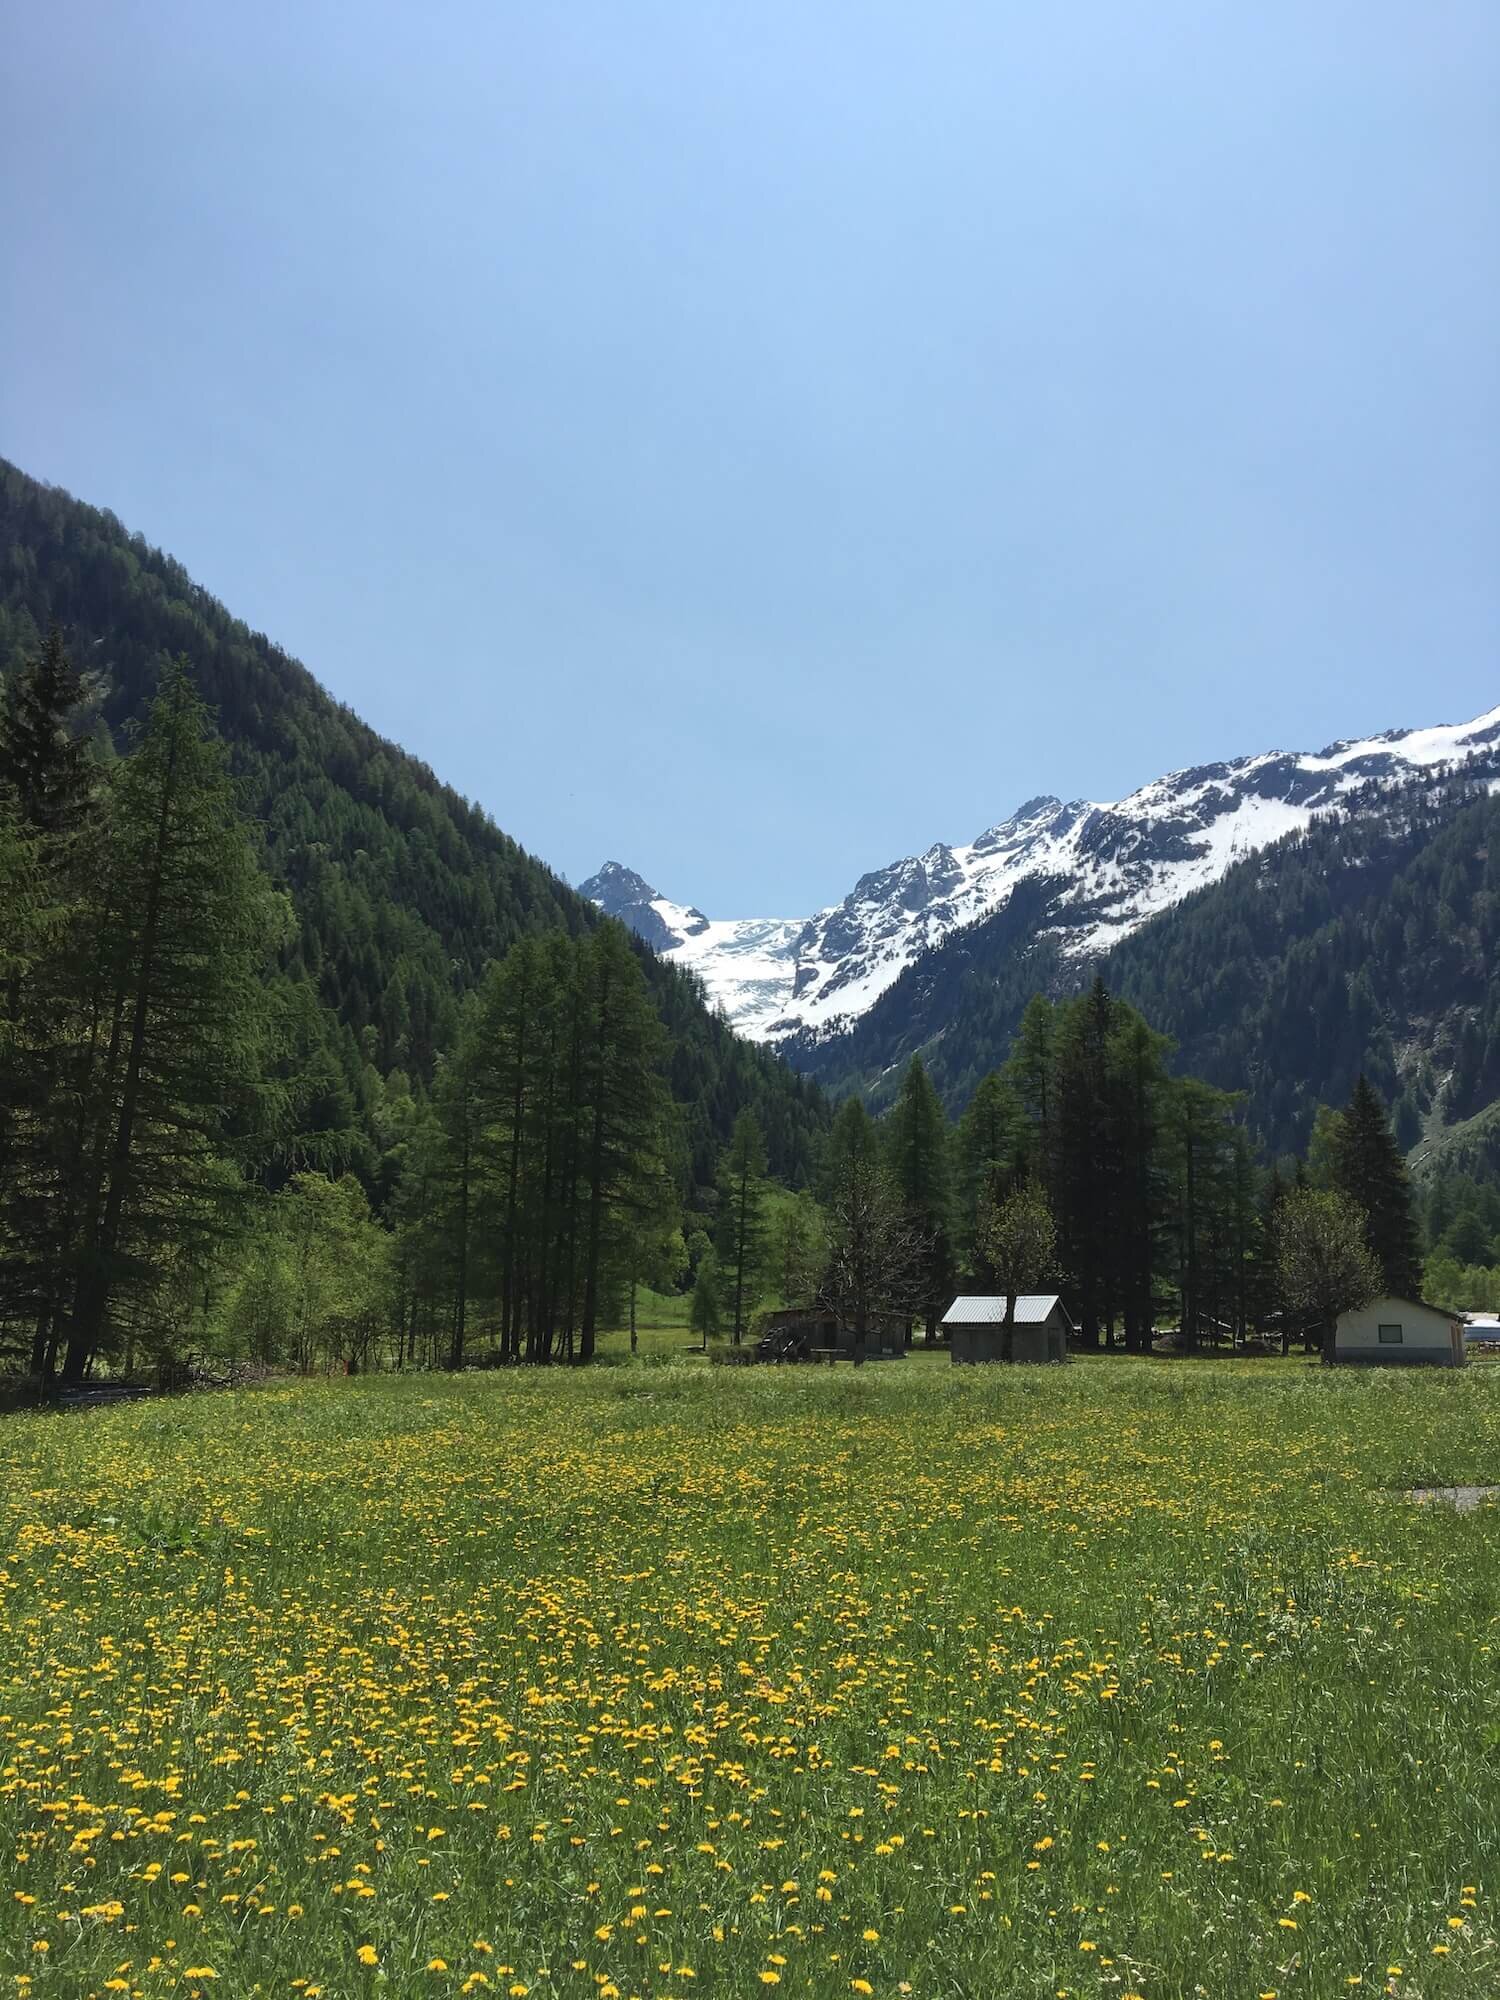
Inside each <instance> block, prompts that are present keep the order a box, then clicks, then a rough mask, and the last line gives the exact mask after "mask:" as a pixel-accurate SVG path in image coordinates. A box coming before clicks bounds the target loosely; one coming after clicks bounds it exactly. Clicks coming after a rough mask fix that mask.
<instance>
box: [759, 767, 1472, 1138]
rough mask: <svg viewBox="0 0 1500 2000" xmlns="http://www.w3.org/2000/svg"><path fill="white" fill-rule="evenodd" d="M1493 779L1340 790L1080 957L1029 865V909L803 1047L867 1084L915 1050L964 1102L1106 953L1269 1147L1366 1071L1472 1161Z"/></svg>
mask: <svg viewBox="0 0 1500 2000" xmlns="http://www.w3.org/2000/svg"><path fill="white" fill-rule="evenodd" d="M1494 782H1495V776H1494V773H1493V772H1491V771H1490V770H1489V769H1488V768H1487V767H1484V768H1479V769H1477V770H1476V769H1473V768H1472V767H1471V769H1470V770H1468V771H1466V773H1465V775H1464V776H1463V777H1462V778H1457V777H1454V778H1448V779H1446V780H1439V781H1434V780H1431V779H1427V780H1421V781H1418V782H1416V783H1414V784H1412V785H1409V786H1404V787H1400V788H1398V789H1396V790H1394V791H1391V792H1389V793H1388V794H1387V795H1386V796H1385V797H1384V798H1383V799H1380V800H1379V801H1378V802H1375V803H1372V801H1371V800H1370V799H1368V798H1359V797H1356V798H1351V799H1350V801H1349V802H1348V804H1347V806H1345V807H1341V808H1340V809H1338V810H1336V811H1334V812H1331V813H1329V814H1328V815H1326V816H1324V817H1321V818H1319V819H1318V820H1317V821H1315V822H1314V824H1313V826H1312V827H1311V828H1310V829H1309V831H1307V832H1306V833H1304V834H1298V835H1295V836H1293V837H1291V838H1289V839H1287V840H1283V841H1281V842H1278V843H1277V844H1276V845H1274V846H1271V847H1269V848H1266V849H1265V850H1263V851H1262V852H1261V853H1259V854H1256V855H1254V856H1251V857H1249V858H1248V859H1246V860H1245V861H1242V862H1240V863H1238V864H1237V865H1236V866H1234V867H1233V868H1231V869H1230V870H1229V872H1228V873H1227V874H1226V875H1225V876H1224V877H1223V878H1222V879H1221V880H1220V881H1218V882H1216V883H1214V884H1212V885H1211V886H1209V887H1207V888H1205V889H1202V890H1200V891H1198V892H1197V893H1196V894H1194V895H1192V896H1189V897H1187V898H1185V899H1184V900H1183V901H1182V902H1181V903H1179V904H1178V905H1176V906H1175V907H1174V908H1173V909H1171V910H1168V911H1165V912H1163V913H1162V914H1161V915H1159V916H1157V917H1154V918H1153V919H1152V920H1151V921H1150V922H1149V923H1147V924H1145V925H1143V926H1142V927H1141V929H1140V930H1138V931H1137V932H1135V933H1134V934H1133V935H1132V936H1131V937H1129V938H1127V939H1126V940H1125V941H1124V942H1123V943H1122V944H1120V945H1119V946H1118V947H1117V948H1116V949H1115V951H1114V952H1112V953H1110V954H1109V955H1108V956H1107V957H1104V958H1102V959H1097V960H1093V961H1089V962H1087V963H1080V961H1079V960H1077V959H1076V958H1069V959H1064V957H1063V956H1062V954H1061V952H1060V951H1059V949H1058V945H1057V941H1056V939H1055V938H1053V937H1050V936H1049V935H1048V934H1047V925H1048V921H1049V910H1050V908H1051V904H1052V901H1053V899H1054V898H1055V897H1056V896H1057V895H1058V894H1060V893H1061V892H1062V890H1063V888H1064V887H1065V885H1064V884H1062V883H1061V882H1056V883H1054V882H1038V883H1035V884H1032V885H1030V887H1031V894H1030V898H1029V900H1028V901H1027V903H1026V904H1025V905H1024V906H1023V907H1020V908H1018V907H1017V906H1016V903H1015V901H1013V902H1012V904H1011V905H1010V906H1009V907H1008V908H1007V909H1005V910H1004V911H1002V912H1001V913H1000V914H999V915H998V916H997V917H995V918H992V919H990V920H988V921H986V922H984V923H980V924H976V925H974V926H972V927H971V928H970V929H968V930H966V931H961V932H958V933H955V934H954V935H953V936H952V937H950V938H949V939H947V940H946V941H945V942H944V944H943V945H941V946H940V947H939V948H938V949H937V950H935V951H932V952H929V953H928V954H927V955H926V956H925V957H924V958H923V959H922V960H920V961H919V962H918V964H917V965H915V966H914V967H912V968H911V970H910V971H909V972H908V973H907V974H906V975H905V976H904V977H903V978H902V980H900V981H899V982H898V984H897V985H896V986H895V987H893V988H892V989H891V991H890V992H889V993H888V994H886V995H885V996H884V997H883V998H882V1000H881V1001H880V1002H879V1003H877V1005H876V1006H875V1007H874V1008H872V1009H871V1011H870V1014H869V1015H868V1016H867V1017H866V1018H865V1019H864V1020H863V1021H861V1022H860V1023H859V1024H858V1025H857V1027H856V1028H855V1029H854V1030H853V1032H851V1033H850V1034H847V1035H845V1036H842V1037H839V1038H838V1039H836V1040H830V1041H826V1042H822V1043H809V1044H808V1045H806V1046H805V1047H802V1048H800V1049H798V1050H797V1051H796V1059H797V1060H799V1061H801V1062H802V1063H804V1064H805V1065H806V1066H807V1067H808V1068H809V1069H810V1070H811V1071H812V1072H813V1073H815V1074H817V1075H819V1076H821V1077H822V1078H823V1079H824V1080H825V1081H826V1082H828V1083H829V1084H830V1085H832V1086H833V1087H835V1088H838V1089H850V1088H861V1089H863V1090H865V1091H866V1092H867V1093H868V1094H869V1095H870V1096H871V1097H872V1098H873V1099H874V1101H876V1102H877V1103H878V1102H881V1101H883V1100H884V1098H885V1097H886V1096H887V1095H888V1094H889V1091H890V1088H891V1082H892V1080H893V1078H894V1076H895V1074H896V1071H897V1067H898V1066H899V1065H900V1064H902V1063H903V1062H904V1061H905V1059H906V1058H907V1057H908V1056H909V1055H910V1054H912V1053H913V1052H916V1051H920V1052H921V1053H922V1054H923V1056H924V1059H925V1060H926V1061H927V1062H928V1065H929V1068H930V1070H931V1072H932V1075H933V1077H934V1080H935V1081H936V1082H937V1084H938V1087H939V1088H940V1089H941V1091H942V1092H943V1094H944V1096H945V1097H946V1098H947V1100H948V1101H949V1102H950V1104H953V1105H959V1104H961V1103H963V1102H964V1101H965V1100H966V1099H967V1097H968V1095H969V1093H970V1092H971V1090H972V1089H973V1086H974V1084H975V1083H976V1082H977V1081H978V1080H979V1078H980V1077H981V1076H983V1075H984V1074H985V1072H986V1071H987V1070H989V1069H991V1068H992V1067H994V1066H995V1065H996V1064H998V1063H999V1062H1001V1061H1002V1060H1003V1059H1004V1057H1005V1055H1006V1053H1007V1051H1008V1049H1009V1046H1010V1041H1011V1037H1012V1035H1013V1034H1014V1032H1015V1027H1016V1024H1017V1022H1018V1021H1019V1019H1020V1015H1021V1012H1022V1010H1023V1008H1024V1006H1025V1004H1026V1001H1027V999H1028V998H1029V997H1030V996H1031V994H1032V993H1034V992H1050V993H1063V992H1070V991H1075V990H1079V989H1080V988H1081V986H1082V985H1083V984H1084V983H1085V982H1086V981H1087V980H1088V979H1090V978H1092V976H1093V974H1094V973H1095V972H1096V971H1099V972H1102V974H1103V976H1104V979H1105V981H1106V983H1107V984H1108V986H1109V987H1110V988H1111V990H1112V991H1114V992H1117V993H1118V994H1119V995H1120V996H1121V997H1122V998H1123V999H1126V1000H1129V1001H1130V1002H1131V1003H1132V1004H1133V1005H1134V1006H1136V1007H1138V1008H1139V1009H1140V1010H1141V1012H1142V1013H1143V1014H1144V1015H1145V1016H1146V1018H1147V1019H1148V1020H1149V1021H1150V1022H1151V1023H1152V1025H1153V1026H1154V1027H1156V1028H1159V1029H1160V1030H1162V1031H1163V1032H1165V1033H1167V1034H1169V1035H1171V1036H1172V1037H1173V1039H1174V1041H1175V1043H1176V1045H1177V1046H1176V1053H1175V1057H1174V1066H1175V1067H1177V1068H1179V1069H1181V1070H1183V1071H1186V1072H1190V1073H1192V1074H1194V1075H1197V1076H1201V1077H1203V1078H1204V1079H1205V1080H1207V1081H1209V1082H1211V1083H1214V1084H1217V1085H1219V1086H1220V1087H1221V1088H1224V1089H1229V1090H1244V1091H1246V1092H1247V1093H1248V1110H1249V1116H1250V1122H1251V1125H1252V1127H1253V1129H1254V1130H1255V1131H1256V1133H1257V1134H1258V1136H1259V1137H1260V1138H1261V1139H1262V1140H1263V1141H1264V1142H1265V1143H1266V1144H1267V1145H1268V1146H1269V1147H1270V1148H1271V1149H1272V1150H1273V1151H1282V1150H1289V1149H1292V1148H1296V1147H1300V1146H1303V1145H1305V1143H1306V1141H1307V1137H1308V1133H1309V1130H1310V1128H1311V1124H1312V1119H1313V1114H1314V1112H1315V1110H1316V1107H1317V1105H1318V1104H1319V1103H1320V1102H1323V1103H1329V1104H1337V1103H1342V1102H1343V1101H1344V1100H1345V1099H1346V1098H1347V1096H1348V1094H1349V1091H1350V1088H1351V1086H1352V1084H1353V1081H1354V1078H1355V1077H1356V1076H1357V1075H1358V1074H1359V1072H1360V1071H1361V1070H1363V1071H1364V1072H1365V1073H1366V1075H1367V1076H1368V1077H1369V1078H1370V1079H1371V1081H1372V1082H1373V1083H1375V1084H1376V1086H1377V1087H1378V1088H1379V1089H1380V1090H1381V1092H1382V1093H1383V1094H1384V1095H1385V1096H1386V1098H1387V1099H1388V1100H1390V1101H1392V1102H1394V1104H1395V1107H1396V1119H1397V1129H1398V1133H1399V1135H1400V1137H1401V1139H1402V1141H1403V1143H1404V1144H1405V1145H1406V1146H1408V1147H1414V1146H1416V1145H1418V1143H1419V1142H1423V1144H1422V1153H1423V1154H1424V1155H1425V1154H1427V1153H1430V1152H1432V1151H1434V1150H1436V1149H1442V1150H1446V1151H1447V1152H1449V1153H1450V1154H1452V1153H1453V1152H1454V1151H1455V1150H1457V1152H1458V1153H1459V1154H1460V1155H1461V1156H1462V1157H1463V1158H1464V1159H1465V1160H1466V1162H1468V1163H1476V1162H1477V1161H1478V1160H1479V1159H1480V1158H1481V1157H1483V1156H1484V1155H1485V1152H1486V1147H1487V1144H1488V1145H1489V1146H1494V1144H1495V1141H1494V1138H1493V1136H1492V1135H1493V1134H1494V1133H1495V1130H1496V1121H1495V1117H1494V1116H1492V1115H1488V1107H1490V1106H1491V1105H1493V1104H1495V1103H1496V1101H1497V1100H1500V980H1497V979H1496V977H1495V968H1496V966H1497V965H1500V796H1495V795H1494V794H1493V793H1491V792H1490V790H1489V789H1488V788H1489V786H1490V785H1492V784H1493V783H1494ZM1038 934H1039V935H1038ZM1496 1151H1497V1152H1500V1147H1497V1148H1496ZM1496 1164H1500V1160H1497V1161H1496Z"/></svg>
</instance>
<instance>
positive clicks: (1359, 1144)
mask: <svg viewBox="0 0 1500 2000" xmlns="http://www.w3.org/2000/svg"><path fill="white" fill-rule="evenodd" d="M1329 1167H1330V1174H1331V1179H1332V1183H1333V1185H1334V1186H1335V1187H1336V1188H1339V1189H1341V1190H1342V1191H1343V1192H1344V1193H1345V1194H1347V1195H1348V1196H1349V1197H1350V1199H1351V1200H1352V1201H1355V1202H1357V1203H1358V1204H1359V1206H1360V1208H1361V1209H1363V1211H1364V1216H1365V1244H1366V1246H1367V1248H1368V1249H1369V1250H1370V1251H1371V1252H1372V1253H1373V1255H1374V1256H1375V1259H1376V1261H1377V1262H1378V1263H1379V1265H1380V1269H1381V1275H1382V1278H1383V1280H1384V1283H1385V1288H1386V1290H1387V1291H1388V1292H1390V1293H1392V1294H1394V1295H1395V1296H1396V1297H1397V1298H1407V1299H1413V1298H1417V1297H1418V1296H1420V1293H1421V1287H1422V1260H1421V1254H1420V1250H1419V1243H1420V1236H1419V1232H1418V1228H1417V1217H1416V1208H1415V1203H1414V1201H1413V1198H1412V1190H1411V1180H1410V1177H1409V1176H1408V1174H1407V1171H1406V1162H1405V1160H1404V1159H1403V1158H1402V1157H1401V1149H1400V1147H1399V1146H1398V1145H1397V1144H1396V1139H1395V1134H1394V1133H1393V1132H1392V1130H1391V1121H1390V1119H1389V1118H1388V1117H1387V1115H1386V1109H1385V1106H1384V1104H1382V1103H1381V1101H1380V1096H1379V1094H1378V1092H1377V1091H1376V1090H1375V1089H1374V1088H1373V1086H1372V1085H1371V1084H1370V1082H1369V1081H1368V1079H1367V1078H1366V1077H1365V1076H1364V1074H1363V1072H1361V1074H1360V1076H1359V1077H1358V1079H1357V1080H1356V1082H1355V1085H1354V1089H1353V1091H1352V1092H1351V1094H1350V1097H1349V1102H1348V1103H1347V1104H1346V1105H1345V1107H1344V1110H1343V1112H1342V1114H1341V1115H1340V1116H1339V1118H1338V1119H1337V1121H1336V1122H1335V1124H1334V1126H1333V1129H1332V1132H1331V1135H1330V1142H1329Z"/></svg>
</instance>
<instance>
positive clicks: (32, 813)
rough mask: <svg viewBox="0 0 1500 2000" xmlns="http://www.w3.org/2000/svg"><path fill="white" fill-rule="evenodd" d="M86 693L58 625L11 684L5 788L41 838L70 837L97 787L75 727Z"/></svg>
mask: <svg viewBox="0 0 1500 2000" xmlns="http://www.w3.org/2000/svg"><path fill="white" fill-rule="evenodd" d="M82 691H83V690H82V683H81V682H80V680H79V677H78V675H77V673H76V672H75V671H74V669H73V664H72V662H71V661H70V660H69V658H68V655H67V651H66V648H65V647H64V645H63V640H62V634H61V633H60V632H59V631H58V629H57V627H56V626H55V625H54V626H53V627H52V628H51V629H50V630H49V632H48V633H47V636H46V638H45V639H44V640H43V641H42V644H41V647H40V649H39V650H38V652H37V653H36V654H35V656H34V657H33V658H32V659H31V660H29V661H27V662H26V663H25V664H24V665H23V666H22V667H21V669H20V671H19V672H18V673H16V674H13V675H12V676H11V678H10V680H9V681H8V682H7V683H6V687H5V699H4V703H3V705H0V784H3V785H6V786H8V787H9V789H10V791H11V793H12V794H13V796H14V798H15V802H16V806H17V809H18V811H19V813H20V816H21V821H22V824H23V825H25V826H27V827H29V828H31V829H32V830H33V831H34V832H35V833H37V834H40V835H44V836H53V837H56V836H58V835H65V834H67V833H69V832H70V831H71V830H72V829H73V828H74V827H75V826H76V824H77V822H78V819H79V817H80V815H81V813H82V811H83V808H84V805H85V803H86V801H87V799H88V795H89V793H90V791H91V789H92V786H93V777H92V772H91V768H90V762H89V752H88V746H87V743H86V742H84V741H82V740H79V739H78V738H76V737H75V736H74V734H73V732H72V728H71V726H70V725H71V722H72V718H73V716H74V714H75V713H76V711H77V708H78V704H79V701H80V698H81V695H82Z"/></svg>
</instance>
